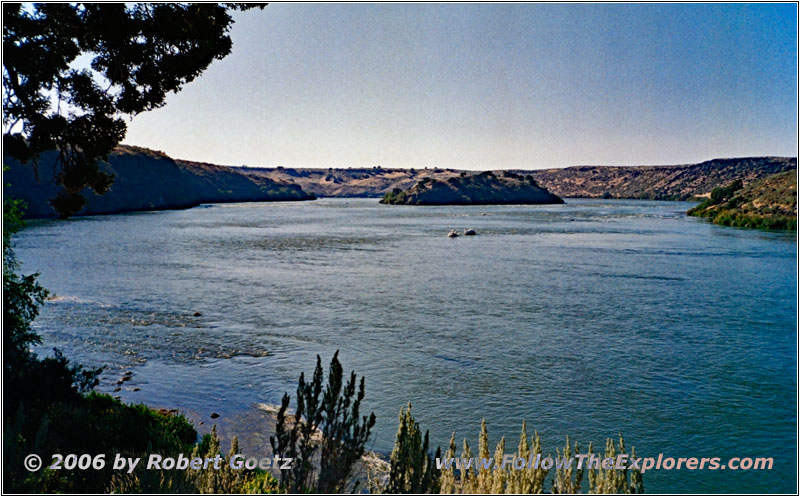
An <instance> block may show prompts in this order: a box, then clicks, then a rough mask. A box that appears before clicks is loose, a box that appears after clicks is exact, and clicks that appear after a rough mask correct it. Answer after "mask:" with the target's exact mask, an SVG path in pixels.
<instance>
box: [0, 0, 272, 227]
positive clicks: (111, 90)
mask: <svg viewBox="0 0 800 497" xmlns="http://www.w3.org/2000/svg"><path fill="white" fill-rule="evenodd" d="M264 6H265V4H259V5H255V4H247V5H243V4H146V3H138V4H132V5H131V4H123V3H104V4H92V3H37V4H11V3H4V4H3V7H2V8H3V90H4V91H3V147H4V151H5V152H4V153H6V154H8V155H11V156H12V157H14V158H16V159H18V160H20V161H21V162H27V161H32V163H33V165H34V166H33V167H34V171H35V172H37V171H38V167H39V161H38V159H39V156H40V154H41V153H42V152H44V151H47V150H56V151H57V152H58V153H57V158H56V161H55V164H53V168H54V170H55V171H56V175H55V176H56V181H57V182H58V183H59V184H60V185H61V187H62V189H61V191H60V192H59V194H58V195H57V196H56V197H55V198H54V199H52V200H51V201H50V203H51V204H52V206H53V208H54V209H55V210H56V211H57V212H58V213H59V215H60V216H61V217H69V216H70V215H72V214H75V213H76V212H78V211H79V210H80V209H81V208H82V207H83V206H84V205H85V203H86V200H85V199H84V197H83V196H82V195H81V191H83V190H84V189H85V188H87V187H88V188H90V189H91V190H93V191H94V192H95V193H98V194H103V193H105V192H106V191H108V189H109V187H110V186H111V183H112V181H113V177H112V176H111V175H109V174H106V173H104V172H102V171H101V170H100V168H99V161H100V160H103V159H106V158H107V157H108V154H109V153H110V152H111V151H112V150H113V149H114V147H116V146H117V145H118V144H119V143H120V142H121V141H122V140H123V138H124V137H125V132H126V124H125V121H124V117H125V116H133V115H136V114H138V113H140V112H144V111H148V110H152V109H156V108H158V107H161V106H162V105H164V101H165V99H166V96H167V95H168V94H169V93H171V92H178V91H180V89H181V87H182V86H183V85H185V84H186V83H189V82H191V81H192V80H194V79H195V78H196V77H198V76H199V75H200V74H201V73H202V72H203V71H204V70H205V69H206V68H207V67H208V66H209V64H211V62H213V61H214V60H216V59H222V58H223V57H225V56H226V55H228V54H229V53H230V51H231V39H230V37H229V36H228V31H229V29H230V27H231V25H232V24H233V19H232V18H231V16H230V11H231V10H245V9H249V8H253V7H259V8H263V7H264Z"/></svg>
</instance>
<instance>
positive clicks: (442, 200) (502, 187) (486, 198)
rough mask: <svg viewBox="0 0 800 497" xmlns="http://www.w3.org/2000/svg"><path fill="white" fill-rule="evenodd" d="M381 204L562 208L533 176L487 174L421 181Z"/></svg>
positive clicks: (394, 192)
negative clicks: (551, 206) (548, 206)
mask: <svg viewBox="0 0 800 497" xmlns="http://www.w3.org/2000/svg"><path fill="white" fill-rule="evenodd" d="M381 203H382V204H406V205H488V204H563V203H564V201H563V200H561V199H560V198H559V197H557V196H556V195H553V194H552V193H550V192H548V191H547V190H546V189H544V188H542V187H540V186H539V185H538V183H536V180H534V179H533V177H532V176H530V175H528V176H522V175H519V174H514V173H509V172H504V173H501V174H494V173H493V172H491V171H487V172H484V173H479V174H472V175H467V174H466V173H464V174H463V175H460V176H458V177H453V178H450V179H447V180H444V181H442V180H435V179H424V180H422V181H420V182H419V183H417V184H416V185H414V186H413V187H412V188H410V189H408V190H400V189H395V190H393V191H391V192H389V193H387V194H386V195H385V196H384V197H383V199H382V200H381Z"/></svg>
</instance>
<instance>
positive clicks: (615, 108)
mask: <svg viewBox="0 0 800 497" xmlns="http://www.w3.org/2000/svg"><path fill="white" fill-rule="evenodd" d="M235 18H236V24H235V25H234V26H233V28H232V30H231V36H232V38H233V42H234V46H233V52H232V54H231V55H229V56H228V57H227V58H225V59H224V60H221V61H217V62H214V63H213V64H212V65H211V67H210V68H209V69H208V70H207V71H206V72H205V73H204V74H203V75H202V76H201V77H200V78H199V79H198V80H196V81H194V82H192V83H190V84H189V85H187V86H186V87H185V88H184V89H183V90H182V91H181V92H180V93H178V94H175V95H171V96H170V97H169V98H168V100H167V105H166V106H165V107H163V108H161V109H158V110H155V111H151V112H147V113H144V114H141V115H139V116H137V117H135V118H133V120H132V121H131V122H130V123H129V132H128V136H127V138H126V140H125V142H126V143H129V144H134V145H140V146H145V147H149V148H154V149H159V150H162V151H164V152H166V153H168V154H169V155H171V156H173V157H176V158H182V159H191V160H199V161H207V162H214V163H218V164H229V165H241V164H247V165H251V166H279V165H281V166H291V167H349V166H353V167H360V166H374V165H382V166H383V167H426V166H429V167H432V166H439V167H454V168H461V169H501V168H526V169H538V168H543V167H561V166H569V165H577V164H610V165H635V164H677V163H688V162H699V161H702V160H707V159H711V158H715V157H735V156H751V155H789V156H796V155H797V7H796V5H795V4H638V5H636V4H271V5H269V6H268V7H267V8H266V9H264V10H263V11H248V12H243V13H237V14H235Z"/></svg>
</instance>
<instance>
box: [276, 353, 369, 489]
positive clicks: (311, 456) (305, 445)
mask: <svg viewBox="0 0 800 497" xmlns="http://www.w3.org/2000/svg"><path fill="white" fill-rule="evenodd" d="M338 356H339V351H336V353H335V354H334V356H333V359H332V360H331V364H330V369H329V371H328V383H327V386H326V388H325V392H324V394H323V392H322V382H323V374H322V361H321V359H320V357H319V356H317V366H316V368H315V370H314V376H313V379H312V380H311V382H310V383H308V382H306V381H305V378H304V375H303V373H301V374H300V378H299V380H298V385H297V400H296V406H297V408H296V410H295V414H294V415H293V416H291V415H289V414H288V410H289V403H290V401H291V398H290V397H289V394H288V393H287V394H284V396H283V401H282V403H281V408H280V410H279V411H278V416H277V422H276V427H275V436H272V437H270V444H271V445H272V450H273V452H274V454H275V455H277V456H278V457H281V458H287V457H288V458H292V460H293V463H292V469H288V470H281V478H280V486H281V489H282V490H284V491H287V492H290V493H303V492H313V493H341V492H343V491H344V490H345V486H346V484H347V480H348V478H349V477H350V473H351V470H352V468H353V465H354V464H355V463H356V461H358V460H359V459H361V456H363V455H364V446H365V445H366V443H367V441H368V440H369V437H370V434H371V430H372V427H373V426H375V414H370V415H369V416H363V417H360V414H359V410H360V407H361V401H362V400H363V398H364V378H363V377H362V378H361V382H360V383H359V385H358V392H356V374H355V372H351V373H350V379H349V380H348V382H347V384H346V385H344V384H343V382H342V379H343V374H342V365H341V363H340V362H339V358H338ZM321 395H322V397H320V396H321ZM317 454H318V459H317V458H315V456H317ZM317 463H318V464H317ZM316 468H318V470H316ZM358 485H359V482H358V481H356V482H355V484H354V486H353V489H352V490H353V491H355V490H356V489H357V488H358Z"/></svg>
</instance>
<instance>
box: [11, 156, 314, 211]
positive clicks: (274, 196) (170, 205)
mask: <svg viewBox="0 0 800 497" xmlns="http://www.w3.org/2000/svg"><path fill="white" fill-rule="evenodd" d="M54 163H55V153H54V152H53V153H47V154H44V155H43V156H42V157H41V158H40V159H39V164H38V176H39V177H38V180H37V178H36V177H35V175H34V169H33V167H32V165H31V164H20V163H19V162H18V161H16V160H14V159H12V158H10V157H4V158H3V164H4V165H6V166H8V167H9V170H8V171H5V172H4V173H3V184H4V194H5V195H6V196H7V197H12V198H20V199H22V200H24V201H25V203H26V204H27V208H26V211H25V212H26V216H27V217H32V218H45V217H55V216H56V213H55V211H54V210H53V209H52V207H51V206H50V204H49V201H50V199H52V198H53V197H54V196H55V195H56V194H57V193H58V187H57V186H56V184H55V183H54V181H53V173H54V171H53V165H54ZM101 169H102V170H103V171H105V172H109V173H111V174H113V175H114V183H113V185H112V186H111V190H110V191H109V192H108V193H106V194H105V195H95V194H94V193H92V192H91V191H89V190H86V191H84V192H83V194H84V196H85V197H86V200H87V201H88V202H87V205H86V206H85V207H84V208H83V209H82V210H81V211H80V212H79V214H78V215H90V214H114V213H119V212H129V211H143V210H162V209H185V208H189V207H194V206H196V205H199V204H203V203H221V202H270V201H280V200H309V199H313V198H314V196H313V195H310V194H308V193H306V192H304V191H303V190H302V188H300V187H299V186H298V185H295V184H292V183H285V182H279V181H274V180H271V179H269V178H265V177H262V176H256V175H251V174H247V173H245V172H242V171H240V170H237V169H234V168H230V167H226V166H217V165H213V164H202V163H195V162H187V161H180V160H174V159H172V158H170V157H168V156H167V155H165V154H163V153H161V152H156V151H153V150H148V149H145V148H139V147H131V146H120V147H118V148H117V149H116V150H115V151H114V152H113V153H112V154H111V155H110V156H109V158H108V161H107V162H105V163H103V164H102V165H101ZM8 184H10V186H5V185H8Z"/></svg>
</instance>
